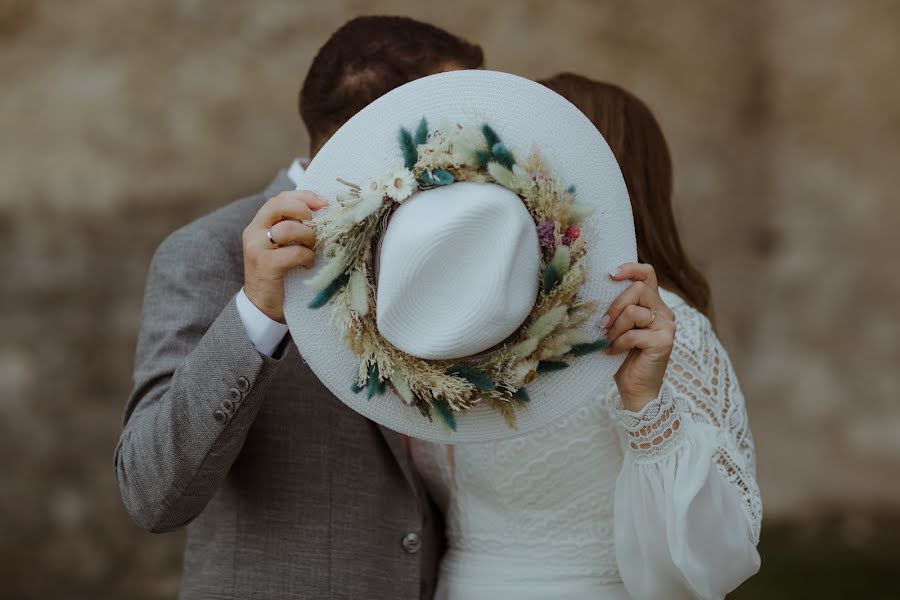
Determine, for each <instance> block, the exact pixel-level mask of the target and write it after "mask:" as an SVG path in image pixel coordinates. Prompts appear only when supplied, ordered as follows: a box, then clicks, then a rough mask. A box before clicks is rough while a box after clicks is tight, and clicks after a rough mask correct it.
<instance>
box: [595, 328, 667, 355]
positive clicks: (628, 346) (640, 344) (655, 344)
mask: <svg viewBox="0 0 900 600" xmlns="http://www.w3.org/2000/svg"><path fill="white" fill-rule="evenodd" d="M634 348H638V349H640V350H643V351H645V352H651V353H653V352H654V351H658V352H659V354H660V355H665V356H668V355H669V353H670V352H671V351H672V336H671V335H670V334H669V333H668V332H667V331H665V330H662V329H629V330H628V331H626V332H625V333H623V334H622V335H620V336H619V337H618V338H616V339H615V340H613V342H612V344H610V346H609V347H608V348H607V349H606V353H607V354H621V353H622V352H628V351H629V350H632V349H634Z"/></svg>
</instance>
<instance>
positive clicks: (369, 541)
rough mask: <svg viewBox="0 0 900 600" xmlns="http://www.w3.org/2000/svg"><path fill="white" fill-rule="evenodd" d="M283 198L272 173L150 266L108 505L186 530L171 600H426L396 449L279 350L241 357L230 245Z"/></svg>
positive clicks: (405, 475) (409, 485)
mask: <svg viewBox="0 0 900 600" xmlns="http://www.w3.org/2000/svg"><path fill="white" fill-rule="evenodd" d="M285 189H293V185H292V183H291V181H290V180H289V179H288V178H287V177H286V175H285V173H284V172H283V171H282V172H281V173H279V175H278V177H277V178H276V180H275V181H274V182H273V183H272V185H270V187H269V188H268V189H267V190H266V191H265V192H263V193H262V194H259V195H256V196H252V197H249V198H245V199H243V200H238V201H237V202H234V203H232V204H230V205H228V206H226V207H224V208H222V209H220V210H218V211H216V212H214V213H212V214H209V215H207V216H205V217H203V218H201V219H199V220H197V221H195V222H193V223H191V224H189V225H187V226H185V227H183V228H182V229H179V230H178V231H176V232H175V233H173V234H171V235H170V236H169V237H168V238H166V240H165V241H163V242H162V244H161V245H160V247H159V249H158V250H157V252H156V254H155V256H154V257H153V261H152V263H151V266H150V272H149V275H148V277H147V286H146V291H145V297H144V308H143V314H142V318H141V328H140V335H139V338H138V344H137V353H136V358H135V369H134V390H133V391H132V393H131V396H130V397H129V399H128V403H127V406H126V410H125V420H124V426H123V429H122V434H121V437H120V439H119V443H118V445H117V447H116V452H115V471H116V477H117V479H118V483H119V489H120V491H121V494H122V499H123V501H124V503H125V506H126V508H127V510H128V512H129V514H130V515H131V516H132V518H133V519H134V520H135V521H137V522H138V523H139V524H140V525H142V526H143V527H145V528H146V529H148V530H150V531H153V532H164V531H170V530H173V529H176V528H179V527H182V526H185V525H187V528H188V536H187V547H186V549H185V556H184V574H183V578H182V589H181V593H180V597H181V598H183V599H195V598H241V599H246V598H410V599H412V598H420V597H424V598H430V597H431V595H432V593H433V587H434V583H435V578H436V566H437V562H438V560H439V558H440V554H441V553H442V551H443V543H444V541H443V534H442V529H443V524H442V522H441V520H440V515H439V514H438V512H437V511H436V510H435V508H434V505H433V504H432V503H431V501H430V499H429V498H428V496H427V494H426V492H425V490H424V488H423V486H422V484H421V482H420V480H419V479H418V477H417V476H416V473H415V470H414V469H413V467H412V465H411V462H410V460H409V457H408V455H407V453H405V452H404V450H403V446H402V442H401V439H400V437H399V435H398V434H396V433H394V432H391V431H389V430H387V429H384V428H382V427H380V426H378V425H376V424H375V423H373V422H372V421H369V420H367V419H366V418H364V417H362V416H360V415H358V414H357V413H355V412H353V411H352V410H350V409H349V408H347V407H346V406H345V405H344V404H343V403H341V402H340V401H339V400H338V399H337V398H335V397H334V396H333V395H332V394H331V393H330V392H329V391H328V389H327V388H325V386H324V385H323V384H322V383H320V382H319V380H318V379H317V378H316V377H315V375H314V374H313V373H312V371H311V370H310V369H309V367H308V366H307V365H306V363H305V362H304V361H303V359H302V357H301V353H300V352H299V351H298V349H297V347H296V346H295V345H294V343H293V342H292V341H291V339H290V336H287V337H286V339H285V341H284V342H283V343H282V345H281V346H280V347H279V349H278V350H277V351H276V353H275V356H274V357H273V358H269V357H267V356H265V355H262V354H260V353H259V352H257V350H256V349H255V348H254V346H253V344H252V342H251V341H250V340H249V339H248V337H247V334H246V331H245V329H244V326H243V324H242V323H241V321H240V318H239V317H238V314H237V309H236V307H235V303H234V297H235V294H236V293H237V292H238V291H239V290H240V288H241V286H242V284H243V253H242V243H241V233H242V231H243V229H244V227H246V225H247V224H248V223H249V222H250V220H251V219H252V218H253V216H254V215H255V214H256V211H257V210H258V209H259V207H260V206H262V204H263V202H265V200H266V199H268V198H270V197H272V196H274V195H275V194H277V193H278V192H280V191H282V190H285ZM336 343H339V342H338V341H337V340H336Z"/></svg>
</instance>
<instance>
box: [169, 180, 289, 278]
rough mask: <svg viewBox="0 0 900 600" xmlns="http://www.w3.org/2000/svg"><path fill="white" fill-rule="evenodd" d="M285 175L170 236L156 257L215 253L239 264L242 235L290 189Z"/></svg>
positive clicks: (182, 227) (192, 222)
mask: <svg viewBox="0 0 900 600" xmlns="http://www.w3.org/2000/svg"><path fill="white" fill-rule="evenodd" d="M283 177H284V172H281V173H279V175H278V177H277V178H276V179H275V181H274V182H273V183H272V184H270V185H269V186H268V187H267V188H266V189H265V190H264V191H261V192H258V193H256V194H252V195H250V196H245V197H243V198H239V199H238V200H235V201H234V202H231V203H229V204H226V205H225V206H222V207H221V208H218V209H216V210H214V211H212V212H210V213H207V214H205V215H203V216H202V217H199V218H197V219H195V220H193V221H191V222H190V223H188V224H186V225H183V226H181V227H179V228H178V229H176V230H175V231H173V232H172V233H170V234H169V235H168V236H167V237H166V238H165V239H164V240H163V241H162V243H161V244H160V245H159V248H158V249H157V255H161V254H162V255H166V254H170V253H174V254H176V255H184V254H185V253H189V254H197V253H203V252H204V250H206V251H208V250H214V251H215V252H217V253H219V255H220V256H221V254H222V253H224V254H225V256H227V257H229V258H231V259H233V260H236V261H240V260H241V257H242V256H243V250H242V241H241V235H242V234H243V232H244V228H245V227H247V225H249V224H250V221H252V220H253V217H254V216H255V215H256V213H257V212H258V211H259V209H260V207H262V205H263V204H264V203H265V202H266V200H267V199H268V198H269V197H270V196H274V195H275V194H277V193H278V192H279V191H283V189H290V188H287V187H286V186H285V182H284V181H283Z"/></svg>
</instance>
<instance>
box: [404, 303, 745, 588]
mask: <svg viewBox="0 0 900 600" xmlns="http://www.w3.org/2000/svg"><path fill="white" fill-rule="evenodd" d="M661 294H662V297H663V300H664V301H665V302H666V304H668V305H669V306H670V307H671V308H672V309H673V310H674V311H675V313H676V322H677V325H678V333H677V334H676V336H675V348H674V350H673V352H672V357H671V361H670V363H669V368H668V371H667V373H666V379H665V382H664V385H663V388H662V390H661V392H660V395H659V397H658V398H657V399H656V400H654V401H653V402H651V403H650V404H648V405H647V406H646V407H645V408H644V409H643V410H642V411H641V412H639V413H634V412H630V411H627V410H625V409H624V408H623V407H622V405H621V400H620V398H619V394H618V392H617V390H616V388H615V385H614V384H611V385H610V389H609V390H608V392H607V393H605V394H603V395H602V397H601V398H597V399H596V400H595V401H592V402H590V403H589V404H587V405H585V406H583V407H581V408H580V409H578V410H577V411H576V412H575V413H574V414H571V415H569V416H567V417H565V418H564V419H562V420H560V421H559V422H557V423H554V424H553V425H551V426H548V427H546V428H544V429H541V430H539V431H537V432H534V433H531V434H529V435H525V436H522V437H519V438H514V439H511V440H506V441H501V442H493V443H487V444H472V445H468V444H467V445H462V446H455V447H453V449H452V452H451V451H450V449H449V448H448V447H447V446H444V445H440V444H432V443H428V442H422V441H420V440H412V443H411V451H412V455H413V460H414V461H415V464H416V467H417V469H418V470H419V472H420V473H421V474H422V476H423V478H424V479H425V482H426V485H427V486H428V488H429V490H430V491H431V493H432V495H433V496H434V497H435V499H436V501H437V502H438V504H439V506H440V507H441V508H442V509H443V511H444V515H445V516H446V522H447V541H448V549H447V553H446V554H445V556H444V558H443V561H442V563H441V569H440V580H439V582H438V589H437V594H436V598H437V600H482V599H484V600H488V599H490V600H503V599H506V598H510V599H512V598H515V599H516V600H529V599H532V598H534V599H537V598H541V599H550V598H552V599H554V600H588V599H591V600H619V599H623V600H624V599H635V600H643V599H651V598H653V599H655V598H664V599H666V600H675V599H680V598H722V597H724V595H725V594H726V593H728V592H729V591H731V590H732V589H734V588H735V587H737V586H738V585H739V584H740V583H741V582H742V581H744V580H745V579H746V578H747V577H749V576H751V575H753V574H754V573H756V571H757V570H758V569H759V565H760V560H759V554H758V553H757V551H756V543H757V541H758V539H759V528H760V519H761V517H762V503H761V500H760V496H759V490H758V487H757V484H756V478H755V470H756V467H755V456H754V447H753V439H752V437H751V435H750V430H749V428H748V425H747V413H746V410H745V407H744V398H743V395H742V394H741V390H740V387H739V386H738V382H737V379H736V378H735V375H734V371H733V369H732V366H731V362H730V360H729V358H728V355H727V354H726V352H725V350H724V349H723V347H722V345H721V343H720V342H719V340H718V338H717V337H716V335H715V333H714V332H713V330H712V328H711V326H710V323H709V321H708V320H707V319H706V317H704V316H703V315H702V314H700V313H699V312H697V311H696V310H694V309H693V308H691V307H689V306H688V305H687V304H685V303H684V301H682V300H681V299H680V298H678V297H677V296H676V295H674V294H672V293H670V292H668V291H665V290H661Z"/></svg>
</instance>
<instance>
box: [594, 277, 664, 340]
mask: <svg viewBox="0 0 900 600" xmlns="http://www.w3.org/2000/svg"><path fill="white" fill-rule="evenodd" d="M654 296H655V297H656V298H657V299H658V298H659V294H658V293H657V292H655V291H654V290H651V289H650V288H649V287H647V284H646V283H644V282H643V281H635V282H634V283H632V284H631V285H629V286H628V288H627V289H626V290H625V291H624V292H622V293H621V294H619V296H618V297H617V298H616V299H615V300H613V302H612V304H610V305H609V308H608V309H607V310H606V314H605V315H603V318H602V319H600V327H603V328H604V329H609V328H610V326H611V325H612V323H615V322H616V321H617V320H618V318H619V315H621V314H622V311H623V310H625V307H627V306H633V305H635V304H637V305H639V306H643V307H644V308H653V307H654V306H655V303H654ZM661 301H662V300H660V302H661Z"/></svg>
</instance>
